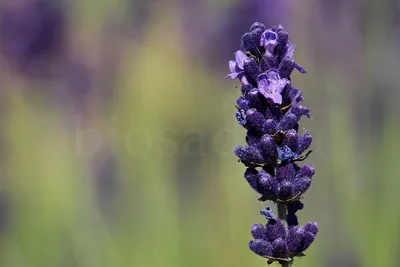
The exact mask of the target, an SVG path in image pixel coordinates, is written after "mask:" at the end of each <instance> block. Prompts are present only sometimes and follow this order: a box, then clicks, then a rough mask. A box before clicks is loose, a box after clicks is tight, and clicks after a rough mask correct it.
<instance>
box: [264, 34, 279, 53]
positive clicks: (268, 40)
mask: <svg viewBox="0 0 400 267" xmlns="http://www.w3.org/2000/svg"><path fill="white" fill-rule="evenodd" d="M277 44H278V34H277V33H276V32H273V31H272V30H266V31H265V32H263V34H262V35H261V39H260V46H263V47H264V48H265V50H266V51H268V52H269V53H270V54H273V52H274V49H275V46H276V45H277Z"/></svg>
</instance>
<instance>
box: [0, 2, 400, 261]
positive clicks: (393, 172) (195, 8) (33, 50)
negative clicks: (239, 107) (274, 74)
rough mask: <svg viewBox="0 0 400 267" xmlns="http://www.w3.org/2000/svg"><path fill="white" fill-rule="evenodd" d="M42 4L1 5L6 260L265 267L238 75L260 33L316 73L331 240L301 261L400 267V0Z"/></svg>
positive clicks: (307, 90) (316, 125)
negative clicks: (232, 69)
mask: <svg viewBox="0 0 400 267" xmlns="http://www.w3.org/2000/svg"><path fill="white" fill-rule="evenodd" d="M35 1H36V2H37V1H42V2H43V1H44V2H46V1H45V0H18V1H14V0H12V1H7V0H2V1H0V4H1V11H2V13H0V14H1V16H2V17H1V18H0V19H1V20H2V21H3V22H2V23H3V26H2V28H1V30H2V33H1V34H0V36H1V39H0V43H1V47H2V50H1V51H2V53H1V55H0V102H1V103H0V122H1V131H0V266H2V267H17V266H18V267H19V266H21V267H28V266H29V267H30V266H32V267H34V266H38V267H39V266H40V267H43V266H66V267H67V266H68V267H72V266H73V267H81V266H82V267H91V266H93V267H102V266H104V267H106V266H107V267H109V266H134V267H142V266H143V267H144V266H163V267H168V266H194V267H195V266H218V267H221V266H230V267H236V266H237V267H243V266H265V265H266V263H265V260H263V259H262V258H261V257H258V256H256V255H254V254H253V253H252V252H251V251H250V250H249V249H248V242H249V240H250V239H251V235H250V229H251V225H252V224H254V223H265V221H264V220H265V219H264V218H263V217H262V216H260V215H259V210H260V209H262V208H263V207H264V204H260V203H259V202H258V201H257V195H256V194H255V193H254V192H253V191H252V190H251V188H250V187H249V186H248V185H247V183H246V181H245V180H244V179H243V172H244V169H245V168H244V166H242V165H241V164H239V163H238V162H237V159H236V157H235V155H234V154H233V152H232V151H233V148H234V147H235V146H236V145H241V144H244V136H245V131H244V130H243V129H242V128H241V127H239V125H238V124H237V122H236V120H235V116H234V113H235V108H234V104H235V101H236V98H237V97H238V96H239V93H240V90H239V88H238V85H239V82H238V81H237V80H235V81H231V80H225V79H224V77H225V75H226V74H227V73H228V60H230V59H232V58H233V53H234V52H235V51H236V50H237V49H239V48H240V37H241V35H242V34H243V33H244V32H246V31H247V30H248V28H249V27H250V25H251V24H252V23H253V22H254V21H260V22H263V23H265V24H266V25H267V26H272V25H274V24H278V23H280V24H283V25H284V26H285V27H286V29H287V30H288V32H289V34H291V42H292V43H295V44H296V45H297V50H296V55H295V58H296V61H297V62H299V63H300V64H302V65H303V66H304V67H305V68H306V69H307V70H308V74H307V75H305V76H302V75H300V74H299V73H294V74H293V83H294V84H295V85H296V86H297V87H299V88H300V89H302V90H303V95H304V97H305V103H304V104H305V105H306V106H308V107H309V108H310V109H311V114H312V116H313V119H312V120H307V119H303V121H302V127H303V128H305V129H306V131H308V132H310V133H311V134H312V135H313V136H314V142H313V145H312V148H313V149H314V153H312V154H311V156H310V157H309V158H308V159H307V163H310V164H314V165H315V167H316V175H315V176H314V180H313V185H312V187H311V189H310V190H309V191H308V192H307V194H306V195H305V198H304V203H305V209H304V210H303V211H301V213H300V223H301V224H302V225H304V224H305V223H306V222H307V221H309V220H315V221H317V222H318V223H319V225H320V232H319V234H318V236H317V239H316V241H315V242H314V244H313V246H311V248H310V249H308V250H307V253H306V254H307V257H303V258H302V259H299V260H297V261H296V262H295V265H294V266H296V267H302V266H304V267H306V266H328V267H331V266H332V267H333V266H342V267H346V266H351V267H354V266H360V267H361V266H362V267H377V266H399V262H400V256H399V253H398V251H399V249H400V241H399V239H400V197H399V191H398V190H399V186H400V180H399V174H400V172H399V169H398V167H397V166H396V164H398V163H397V159H398V153H399V150H400V143H399V142H398V137H399V135H400V123H399V119H398V114H399V112H400V106H399V104H398V101H399V97H400V90H399V82H400V76H399V75H398V74H399V71H398V62H399V60H400V53H399V48H400V20H399V17H400V3H399V1H396V0H381V1H375V0H365V1H362V0H355V1H346V0H340V1H331V0H321V1H318V0H301V1H299V0H297V1H296V0H276V1H275V0H248V1H233V0H224V1H206V0H203V1H189V0H181V1H178V0H175V1H172V0H152V1H149V0H147V1H146V0H142V1H140V0H114V1H112V0H81V1H61V0H60V1H59V0H53V1H50V2H51V5H52V6H53V8H54V10H53V9H50V10H53V11H51V12H55V10H58V13H57V12H56V15H54V16H53V17H52V16H51V15H49V13H51V12H50V11H46V12H42V13H40V12H37V9H29V8H28V7H29V5H31V4H32V3H34V2H35ZM39 9H40V8H39ZM13 10H17V11H18V10H19V12H15V13H13V12H14V11H13ZM21 10H22V11H21ZM32 10H33V11H32ZM35 10H36V11H35ZM24 12H25V13H24ZM35 12H37V13H35ZM32 14H33V15H32ZM7 16H8V17H11V19H8V20H7V19H4V18H6V17H7ZM46 16H47V17H48V16H50V19H47V17H46ZM41 17H44V19H41ZM13 21H14V22H13ZM15 21H17V22H15ZM18 21H22V22H18ZM40 21H42V22H43V21H44V22H43V23H42V22H40ZM46 23H47V24H49V25H50V26H48V27H47V26H46V27H47V28H46V27H45V26H43V25H47V24H46ZM15 25H17V26H15ZM21 25H22V26H21ZM38 25H39V26H38ZM52 27H53V28H55V29H54V30H53V31H52V30H51V29H52ZM38 29H39V30H38ZM49 29H50V30H49ZM49 36H50V37H49ZM40 38H44V39H46V38H49V39H51V38H53V39H54V40H56V41H54V40H53V39H52V40H53V41H51V42H47V43H46V42H44V45H42V48H40V49H39V48H38V47H35V45H36V44H37V43H40V40H41V39H40ZM46 40H47V39H46ZM57 40H58V41H57ZM27 43H28V44H29V45H25V44H27ZM46 44H47V45H46ZM43 47H44V48H43ZM10 51H11V52H10ZM38 51H39V52H38Z"/></svg>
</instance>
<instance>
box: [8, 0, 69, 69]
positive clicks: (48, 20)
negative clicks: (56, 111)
mask: <svg viewBox="0 0 400 267" xmlns="http://www.w3.org/2000/svg"><path fill="white" fill-rule="evenodd" d="M0 13H1V14H0V42H1V44H0V45H1V51H2V52H3V54H4V55H5V57H6V59H7V60H8V61H9V62H10V63H11V65H13V66H15V67H16V68H18V69H19V70H21V71H23V72H27V73H32V72H33V73H37V72H40V73H39V74H43V72H44V71H50V70H49V68H50V66H49V64H51V63H50V62H49V61H55V60H58V59H59V58H60V56H62V54H63V49H64V48H65V41H66V24H67V21H66V14H65V7H64V6H63V3H62V2H61V0H30V1H29V0H27V1H25V0H18V1H6V2H5V3H3V5H2V6H1V9H0Z"/></svg>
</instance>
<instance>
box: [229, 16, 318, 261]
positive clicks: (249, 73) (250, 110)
mask: <svg viewBox="0 0 400 267" xmlns="http://www.w3.org/2000/svg"><path fill="white" fill-rule="evenodd" d="M242 47H243V50H244V51H242V50H239V51H237V52H236V53H235V60H232V61H230V62H229V69H230V72H231V73H229V74H228V75H227V78H228V77H229V78H232V79H236V78H238V79H239V80H240V82H241V84H242V87H241V93H242V94H241V96H240V97H239V98H238V100H237V106H236V108H237V112H236V118H237V121H238V123H239V124H240V125H242V126H243V127H244V128H245V129H246V130H247V135H246V143H247V145H246V146H238V147H236V148H235V154H236V155H237V156H238V158H239V161H240V162H242V163H243V164H244V165H245V166H247V167H248V168H247V169H246V172H245V174H244V177H245V179H246V180H247V182H248V183H249V184H250V186H251V187H252V188H253V189H254V190H255V191H256V192H258V193H259V194H261V197H260V199H259V200H261V201H266V200H271V201H274V202H275V203H278V204H279V205H283V207H284V214H285V216H284V217H282V218H280V219H274V218H271V216H267V217H268V218H269V222H268V225H267V228H265V229H264V228H260V227H261V226H256V228H257V229H259V230H257V231H258V232H257V233H259V232H262V231H265V232H266V236H268V235H269V234H270V235H273V236H274V237H275V238H274V239H272V238H261V237H260V235H257V234H256V236H254V233H253V236H254V238H256V240H254V241H252V242H251V243H250V248H251V249H252V250H253V251H254V252H256V253H257V254H260V255H262V256H268V257H271V258H280V261H283V260H282V258H285V259H286V260H289V259H290V258H289V257H293V256H298V255H301V253H302V252H303V251H304V250H305V249H306V248H307V247H308V246H309V245H310V244H311V242H312V240H314V235H315V234H316V231H317V230H315V229H317V224H316V223H309V224H307V226H306V227H305V228H300V227H299V226H298V219H297V216H296V212H297V211H298V210H301V209H302V208H303V204H302V203H301V202H300V201H299V199H300V198H301V196H302V195H303V194H304V193H305V192H306V191H307V190H308V188H309V187H310V185H311V182H312V177H313V175H314V173H315V170H314V168H313V166H311V165H303V166H299V165H298V164H297V163H298V162H300V161H303V160H304V159H306V158H307V156H308V155H309V154H310V153H311V150H309V151H307V150H308V148H309V147H310V145H311V142H312V136H311V135H310V134H308V133H304V134H302V135H299V121H300V119H301V117H302V116H306V117H308V118H310V110H309V109H308V108H306V107H304V106H302V105H301V104H300V103H301V102H302V101H303V100H304V99H303V97H302V91H300V90H299V89H297V88H295V87H293V85H292V82H291V78H290V75H291V73H292V71H293V70H294V69H296V70H298V71H299V72H300V73H303V74H304V73H306V71H305V69H304V68H303V67H302V66H300V65H299V64H297V63H296V62H295V61H294V59H293V54H294V50H295V46H294V45H292V44H290V43H289V35H288V33H287V32H286V31H285V29H284V28H283V26H281V25H278V26H275V27H273V28H272V29H266V28H265V26H264V25H263V24H261V23H258V22H256V23H254V24H253V25H252V26H251V28H250V32H248V33H246V34H244V35H243V37H242ZM278 207H279V206H278ZM279 214H281V212H279ZM280 217H281V216H280ZM281 220H283V221H286V223H287V225H288V227H289V233H288V234H287V235H286V230H285V227H284V225H283V223H282V221H281ZM271 225H277V226H276V227H278V228H279V229H283V230H280V234H276V231H277V230H273V229H275V228H273V227H272V226H271ZM309 225H310V226H309ZM311 226H313V227H314V228H315V229H314V228H313V229H314V230H313V231H311V232H310V231H307V230H306V229H308V228H309V227H311ZM271 227H272V228H271ZM263 229H264V230H263ZM269 229H272V230H269ZM253 230H254V227H253ZM269 231H272V232H271V233H268V232H269ZM310 234H313V237H312V240H311V238H309V236H310ZM300 235H301V237H300ZM303 235H304V236H307V238H308V239H307V241H304V242H303V241H301V240H303ZM304 238H306V237H304ZM290 240H292V241H290ZM293 240H297V241H296V242H297V243H296V244H294V243H293V242H295V241H293ZM283 247H285V248H283Z"/></svg>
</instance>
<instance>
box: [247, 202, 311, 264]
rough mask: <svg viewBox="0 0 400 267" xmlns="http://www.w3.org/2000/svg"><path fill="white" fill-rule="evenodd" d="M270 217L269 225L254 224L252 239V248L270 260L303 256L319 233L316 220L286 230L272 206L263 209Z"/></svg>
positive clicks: (286, 259) (280, 260)
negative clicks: (274, 213) (273, 211)
mask: <svg viewBox="0 0 400 267" xmlns="http://www.w3.org/2000/svg"><path fill="white" fill-rule="evenodd" d="M261 214H263V215H265V217H266V218H267V219H268V223H267V225H266V226H265V227H264V225H262V224H254V225H253V227H252V229H251V234H252V236H253V237H254V240H252V241H250V243H249V247H250V249H251V250H252V251H253V252H254V253H256V254H258V255H260V256H262V257H264V258H267V259H268V262H269V263H271V262H273V261H278V262H288V261H290V259H291V258H293V257H295V256H303V255H304V254H303V251H305V250H306V249H307V248H308V247H309V246H310V245H311V243H312V242H313V241H314V239H315V235H316V234H317V233H318V225H317V223H316V222H309V223H307V224H306V225H305V226H304V227H300V226H292V227H289V230H288V231H287V230H286V227H285V225H284V224H283V222H282V221H281V220H280V219H277V218H276V217H275V216H274V215H273V213H272V211H271V208H270V207H267V208H266V210H264V211H261ZM271 215H272V216H271Z"/></svg>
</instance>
